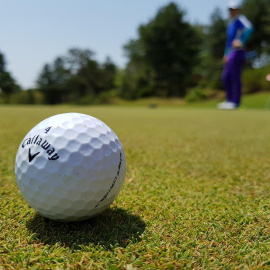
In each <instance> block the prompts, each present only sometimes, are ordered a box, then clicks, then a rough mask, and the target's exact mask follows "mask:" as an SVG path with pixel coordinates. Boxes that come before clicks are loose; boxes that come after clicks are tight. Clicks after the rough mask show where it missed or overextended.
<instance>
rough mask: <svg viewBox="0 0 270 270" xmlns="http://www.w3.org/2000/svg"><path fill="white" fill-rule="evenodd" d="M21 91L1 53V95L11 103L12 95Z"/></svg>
mask: <svg viewBox="0 0 270 270" xmlns="http://www.w3.org/2000/svg"><path fill="white" fill-rule="evenodd" d="M18 91H20V87H19V86H18V85H17V84H16V82H15V80H14V79H13V77H12V76H11V74H10V73H9V72H8V71H7V70H6V61H5V56H4V54H2V53H1V52H0V94H2V96H3V99H4V100H5V102H6V103H9V102H10V96H11V94H13V93H15V92H18Z"/></svg>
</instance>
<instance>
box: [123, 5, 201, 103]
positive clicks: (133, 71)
mask: <svg viewBox="0 0 270 270" xmlns="http://www.w3.org/2000/svg"><path fill="white" fill-rule="evenodd" d="M184 15H185V12H184V11H183V10H181V9H180V8H178V7H177V6H176V4H174V3H170V4H168V5H167V6H165V7H163V8H161V9H160V10H159V11H158V13H157V15H156V17H155V18H154V19H153V20H151V21H150V22H149V23H148V24H146V25H142V26H140V28H139V39H138V40H132V41H130V42H129V43H128V44H127V45H126V46H125V50H126V52H127V55H128V57H129V60H130V61H129V63H128V66H127V69H126V76H125V78H124V82H123V89H124V91H122V96H124V97H127V96H128V97H130V98H136V97H142V96H148V95H158V96H184V95H185V90H186V87H187V85H188V84H189V83H190V79H191V73H192V70H193V68H194V66H195V64H196V60H197V53H198V50H199V38H198V35H197V34H196V31H195V30H194V28H193V27H192V26H191V25H190V24H189V23H187V22H185V20H184Z"/></svg>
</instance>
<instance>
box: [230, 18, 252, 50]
mask: <svg viewBox="0 0 270 270" xmlns="http://www.w3.org/2000/svg"><path fill="white" fill-rule="evenodd" d="M253 31H254V28H253V26H252V23H251V22H250V21H249V20H248V19H247V18H246V17H245V16H244V15H240V16H239V30H238V31H237V34H236V37H235V39H234V41H233V43H232V46H233V47H234V48H239V47H244V46H245V45H246V43H247V40H248V39H249V38H250V36H251V34H252V32H253Z"/></svg>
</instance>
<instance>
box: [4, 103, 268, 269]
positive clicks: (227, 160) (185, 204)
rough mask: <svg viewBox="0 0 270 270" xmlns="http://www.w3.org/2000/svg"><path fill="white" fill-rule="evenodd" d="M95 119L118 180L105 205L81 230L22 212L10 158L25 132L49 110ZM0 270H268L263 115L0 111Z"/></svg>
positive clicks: (63, 109)
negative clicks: (107, 134) (107, 136)
mask: <svg viewBox="0 0 270 270" xmlns="http://www.w3.org/2000/svg"><path fill="white" fill-rule="evenodd" d="M64 112H80V113H86V114H90V115H92V116H95V117H97V118H99V119H101V120H102V121H104V122H105V123H106V124H107V125H108V126H110V127H111V128H112V129H113V130H114V131H115V133H116V134H117V135H118V137H119V139H120V141H121V142H122V144H123V147H124V150H125V154H126V160H127V174H126V180H125V183H124V185H123V188H122V190H121V192H120V194H119V196H118V198H117V199H116V201H115V202H114V203H113V205H112V206H111V208H110V209H109V210H107V211H106V212H104V213H103V214H101V215H99V216H97V217H95V218H93V219H90V220H88V221H84V222H80V223H67V224H65V223H57V222H53V221H50V220H47V219H44V218H43V217H41V216H40V215H38V214H36V212H35V211H34V210H33V209H31V208H30V207H29V206H28V205H27V204H26V203H25V201H24V200H23V198H22V197H21V195H20V193H19V190H18V188H17V186H16V180H15V175H14V161H15V155H16V152H17V149H18V146H19V144H20V142H21V140H22V139H23V137H24V136H25V135H26V133H27V132H28V131H29V130H30V129H31V128H32V127H33V126H35V125H36V124H37V123H38V122H40V121H41V120H43V119H45V118H47V117H49V116H52V115H54V114H58V113H64ZM0 142H1V144H0V198H1V204H0V269H24V268H31V269H128V270H131V269H180V268H186V269H245V267H246V269H268V268H269V267H270V111H267V110H261V111H257V110H239V111H217V110H215V109H190V108H189V109H187V108H154V109H149V108H146V107H145V108H142V107H138V108H135V107H132V108H129V107H62V106H59V107H53V106H52V107H49V106H44V107H41V106H33V107H30V106H29V107H27V106H26V107H19V106H17V107H16V106H1V107H0Z"/></svg>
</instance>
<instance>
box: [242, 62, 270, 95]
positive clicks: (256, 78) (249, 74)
mask: <svg viewBox="0 0 270 270" xmlns="http://www.w3.org/2000/svg"><path fill="white" fill-rule="evenodd" d="M268 73H270V65H268V66H265V67H263V68H260V69H247V70H245V71H244V72H243V76H242V81H243V92H244V93H246V94H250V93H255V92H265V91H270V82H268V81H267V80H266V75H267V74H268Z"/></svg>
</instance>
